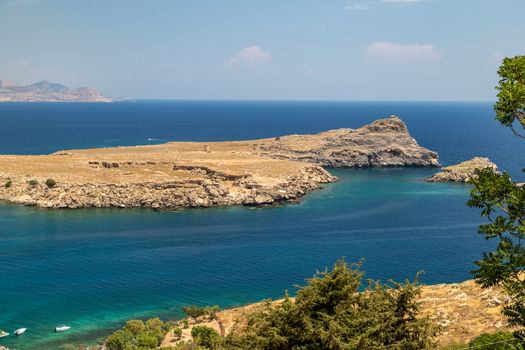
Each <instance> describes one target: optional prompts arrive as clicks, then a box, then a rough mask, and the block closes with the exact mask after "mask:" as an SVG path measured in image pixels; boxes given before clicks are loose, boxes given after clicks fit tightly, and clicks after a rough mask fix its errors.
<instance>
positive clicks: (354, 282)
mask: <svg viewBox="0 0 525 350" xmlns="http://www.w3.org/2000/svg"><path fill="white" fill-rule="evenodd" d="M359 268H360V264H353V265H350V266H348V265H347V264H346V262H345V261H344V260H339V261H338V262H337V263H336V264H335V265H334V267H333V269H332V270H331V271H328V270H325V271H324V272H320V273H317V274H316V275H315V276H314V277H313V278H311V279H309V280H308V284H307V285H306V286H304V287H301V288H300V289H299V290H298V292H297V297H296V299H295V301H292V300H291V299H290V298H289V297H288V296H286V298H285V300H284V301H283V302H282V303H280V304H278V305H276V304H272V303H271V302H267V303H266V304H265V305H264V306H262V308H261V309H260V310H259V311H257V312H255V313H254V314H253V315H252V316H251V317H250V318H249V320H248V325H247V326H246V327H245V329H243V331H242V332H241V335H239V336H236V335H230V336H228V337H227V338H226V339H225V345H226V346H225V347H224V348H225V349H231V348H240V349H244V348H249V349H261V350H262V349H265V350H266V349H283V350H287V349H379V348H381V349H383V348H384V349H386V348H389V349H390V348H392V349H407V350H409V349H414V350H415V349H428V348H432V347H434V346H435V344H434V342H433V340H432V338H433V337H434V336H435V335H436V333H437V328H436V327H435V326H433V325H432V324H431V322H430V320H429V319H428V318H427V317H421V316H420V315H419V304H418V303H417V301H416V297H417V296H418V295H419V293H420V289H419V287H418V286H417V284H415V283H410V282H406V283H404V284H399V283H395V282H391V284H389V285H386V284H382V283H380V282H378V281H371V280H370V281H368V284H367V285H366V286H365V287H364V288H363V287H362V279H363V275H364V274H363V273H362V272H361V271H360V270H359Z"/></svg>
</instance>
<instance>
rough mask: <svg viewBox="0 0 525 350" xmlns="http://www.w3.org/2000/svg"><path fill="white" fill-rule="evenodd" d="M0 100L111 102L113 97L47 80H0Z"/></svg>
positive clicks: (91, 89)
mask: <svg viewBox="0 0 525 350" xmlns="http://www.w3.org/2000/svg"><path fill="white" fill-rule="evenodd" d="M0 102H113V99H111V98H109V97H106V96H104V95H102V94H101V93H100V92H98V91H97V90H96V89H94V88H89V87H80V88H78V89H70V88H68V87H67V86H65V85H62V84H57V83H51V82H49V81H47V80H42V81H39V82H38V83H34V84H31V85H27V86H20V85H18V84H16V83H15V82H12V81H8V80H0Z"/></svg>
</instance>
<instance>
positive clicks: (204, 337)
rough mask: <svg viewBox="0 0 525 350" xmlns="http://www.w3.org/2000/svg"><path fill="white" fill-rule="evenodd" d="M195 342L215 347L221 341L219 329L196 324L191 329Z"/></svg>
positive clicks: (206, 346) (211, 347) (210, 347)
mask: <svg viewBox="0 0 525 350" xmlns="http://www.w3.org/2000/svg"><path fill="white" fill-rule="evenodd" d="M191 336H192V337H193V342H194V343H195V344H197V345H200V346H202V347H204V348H209V349H213V348H214V347H215V345H217V343H218V342H219V341H220V335H219V333H217V331H216V330H215V329H213V328H211V327H207V326H195V327H193V328H192V330H191Z"/></svg>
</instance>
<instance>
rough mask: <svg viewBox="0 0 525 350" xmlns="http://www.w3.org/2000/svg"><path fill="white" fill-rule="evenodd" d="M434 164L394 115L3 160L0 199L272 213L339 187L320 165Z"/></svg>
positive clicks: (46, 203)
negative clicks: (268, 208) (287, 132)
mask: <svg viewBox="0 0 525 350" xmlns="http://www.w3.org/2000/svg"><path fill="white" fill-rule="evenodd" d="M437 165H438V160H437V154H436V153H435V152H432V151H429V150H427V149H425V148H423V147H421V146H419V145H418V144H417V142H416V141H415V140H414V139H413V138H412V137H411V136H410V134H409V133H408V130H407V128H406V126H405V124H404V123H403V122H402V121H401V119H399V118H397V117H394V116H393V117H390V118H387V119H382V120H378V121H376V122H374V123H372V124H370V125H367V126H365V127H363V128H360V129H356V130H353V129H338V130H331V131H327V132H323V133H320V134H316V135H292V136H283V137H276V138H271V139H263V140H253V141H235V142H210V143H198V142H172V143H166V144H162V145H154V146H135V147H114V148H101V149H86V150H69V151H60V152H56V153H54V154H51V155H42V156H14V155H3V156H0V200H5V201H8V202H11V203H18V204H24V205H36V206H40V207H45V208H85V207H121V208H126V207H150V208H154V209H169V210H172V209H179V208H185V207H209V206H223V205H271V204H276V203H280V202H286V201H293V200H297V199H298V198H300V197H301V196H303V195H304V194H306V193H307V192H310V191H312V190H315V189H317V188H320V187H321V186H322V184H325V183H329V182H333V181H336V178H335V177H334V176H332V175H330V174H329V173H328V172H327V171H326V170H325V169H323V168H322V166H334V167H335V166H337V167H342V166H345V167H372V166H382V167H388V166H437ZM48 179H52V180H53V181H48V183H47V184H46V180H48Z"/></svg>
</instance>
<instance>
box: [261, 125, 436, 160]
mask: <svg viewBox="0 0 525 350" xmlns="http://www.w3.org/2000/svg"><path fill="white" fill-rule="evenodd" d="M253 149H254V151H255V152H256V153H258V154H261V155H266V156H269V157H272V158H276V159H288V160H296V161H301V162H311V163H315V164H319V165H322V166H325V167H394V166H409V167H416V166H425V167H426V166H432V167H433V166H439V163H438V156H437V153H435V152H432V151H429V150H428V149H426V148H423V147H421V146H420V145H419V144H418V143H417V141H416V140H415V139H414V138H412V136H410V133H409V132H408V128H407V127H406V125H405V123H404V122H403V121H402V120H401V119H400V118H399V117H397V116H391V117H389V118H387V119H380V120H377V121H375V122H373V123H371V124H370V125H366V126H364V127H362V128H359V129H337V130H330V131H326V132H323V133H320V134H317V135H307V136H305V135H290V136H283V137H277V138H275V139H272V140H268V139H266V140H260V141H259V142H256V143H254V145H253Z"/></svg>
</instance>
